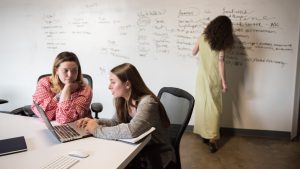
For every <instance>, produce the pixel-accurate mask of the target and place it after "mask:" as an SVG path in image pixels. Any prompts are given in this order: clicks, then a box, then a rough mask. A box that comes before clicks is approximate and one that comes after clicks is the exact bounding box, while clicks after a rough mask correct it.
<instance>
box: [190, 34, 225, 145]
mask: <svg viewBox="0 0 300 169" xmlns="http://www.w3.org/2000/svg"><path fill="white" fill-rule="evenodd" d="M218 56H219V52H217V51H213V50H211V48H210V45H209V44H208V42H207V41H205V40H204V35H203V34H202V35H201V36H200V39H199V68H198V76H197V83H196V95H195V97H196V99H195V100H196V103H195V124H194V133H197V134H200V135H201V137H202V138H206V139H219V137H220V134H219V123H220V115H221V111H222V91H221V78H220V76H219V67H218V61H219V60H218V58H219V57H218Z"/></svg>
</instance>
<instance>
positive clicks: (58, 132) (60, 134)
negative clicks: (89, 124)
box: [33, 101, 91, 143]
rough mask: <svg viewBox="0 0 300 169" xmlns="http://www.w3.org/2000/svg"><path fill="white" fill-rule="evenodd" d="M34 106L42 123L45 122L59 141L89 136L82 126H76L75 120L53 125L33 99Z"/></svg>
mask: <svg viewBox="0 0 300 169" xmlns="http://www.w3.org/2000/svg"><path fill="white" fill-rule="evenodd" d="M33 103H34V105H35V107H36V108H37V110H38V111H39V113H40V115H41V117H42V119H43V121H44V123H45V124H46V126H47V128H48V129H49V130H50V131H51V133H52V134H53V135H54V136H55V137H56V138H57V139H58V140H59V141H60V142H62V143H63V142H67V141H72V140H77V139H81V138H84V137H88V136H91V134H89V133H87V132H86V131H85V130H84V129H82V128H77V127H76V121H75V122H71V123H67V124H61V125H55V126H53V125H52V124H51V122H50V121H49V119H48V117H47V115H46V113H45V111H44V110H43V109H42V108H41V107H40V106H39V105H38V104H37V103H36V102H35V101H33Z"/></svg>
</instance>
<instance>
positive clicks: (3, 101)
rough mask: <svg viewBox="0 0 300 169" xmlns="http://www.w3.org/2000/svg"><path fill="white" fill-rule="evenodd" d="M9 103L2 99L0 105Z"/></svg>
mask: <svg viewBox="0 0 300 169" xmlns="http://www.w3.org/2000/svg"><path fill="white" fill-rule="evenodd" d="M7 102H8V101H7V100H4V99H0V104H3V103H7Z"/></svg>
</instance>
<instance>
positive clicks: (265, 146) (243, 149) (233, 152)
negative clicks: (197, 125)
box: [180, 132, 300, 169]
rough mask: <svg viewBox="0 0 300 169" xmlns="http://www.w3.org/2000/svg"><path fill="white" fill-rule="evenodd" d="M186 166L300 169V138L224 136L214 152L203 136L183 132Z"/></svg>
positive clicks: (194, 168)
mask: <svg viewBox="0 0 300 169" xmlns="http://www.w3.org/2000/svg"><path fill="white" fill-rule="evenodd" d="M180 152H181V154H180V155H181V163H182V168H183V169H300V141H299V140H295V141H293V142H291V141H289V140H285V139H270V138H257V137H242V136H227V137H226V136H223V137H222V138H221V140H220V144H219V150H218V151H217V152H216V153H214V154H212V153H210V152H209V150H208V146H207V145H206V144H204V143H202V139H201V137H200V136H198V135H195V134H193V133H191V132H186V133H185V134H184V135H183V138H182V140H181V144H180Z"/></svg>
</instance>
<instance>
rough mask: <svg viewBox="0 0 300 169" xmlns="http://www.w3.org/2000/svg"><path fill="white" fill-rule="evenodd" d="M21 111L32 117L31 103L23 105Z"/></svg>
mask: <svg viewBox="0 0 300 169" xmlns="http://www.w3.org/2000/svg"><path fill="white" fill-rule="evenodd" d="M23 111H24V113H25V115H26V116H29V117H33V116H35V114H34V113H33V111H32V110H31V105H26V106H24V107H23Z"/></svg>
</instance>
